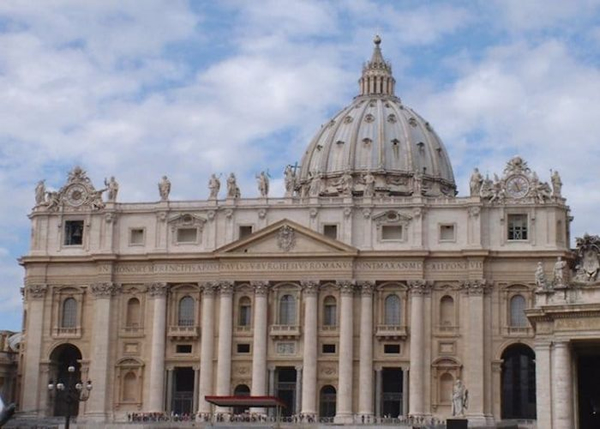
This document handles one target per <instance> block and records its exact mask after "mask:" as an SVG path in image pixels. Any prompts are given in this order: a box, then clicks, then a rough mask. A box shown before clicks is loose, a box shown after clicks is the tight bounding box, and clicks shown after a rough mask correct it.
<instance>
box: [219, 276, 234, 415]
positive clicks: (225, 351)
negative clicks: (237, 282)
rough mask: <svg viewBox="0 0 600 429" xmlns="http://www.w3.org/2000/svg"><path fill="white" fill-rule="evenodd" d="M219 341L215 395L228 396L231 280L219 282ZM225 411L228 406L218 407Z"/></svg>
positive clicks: (231, 323) (229, 387)
mask: <svg viewBox="0 0 600 429" xmlns="http://www.w3.org/2000/svg"><path fill="white" fill-rule="evenodd" d="M219 301H220V304H219V343H218V346H217V347H218V349H217V396H228V395H229V393H230V390H231V386H230V385H231V336H232V328H233V326H232V325H233V314H232V313H233V282H230V281H222V282H220V284H219ZM219 410H220V411H221V412H227V411H228V410H229V408H228V407H219Z"/></svg>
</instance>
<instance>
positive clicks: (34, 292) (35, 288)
mask: <svg viewBox="0 0 600 429" xmlns="http://www.w3.org/2000/svg"><path fill="white" fill-rule="evenodd" d="M47 291H48V285H43V284H42V285H27V286H25V296H26V297H27V298H43V297H44V296H46V292H47Z"/></svg>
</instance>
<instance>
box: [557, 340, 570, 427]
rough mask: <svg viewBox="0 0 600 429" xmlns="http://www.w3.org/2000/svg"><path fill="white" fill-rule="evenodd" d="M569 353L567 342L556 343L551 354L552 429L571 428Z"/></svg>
mask: <svg viewBox="0 0 600 429" xmlns="http://www.w3.org/2000/svg"><path fill="white" fill-rule="evenodd" d="M572 381H573V380H572V373H571V351H570V349H569V342H568V341H556V342H555V343H554V350H553V352H552V404H553V410H552V420H553V424H552V429H570V428H572V427H573V395H572V390H571V389H572Z"/></svg>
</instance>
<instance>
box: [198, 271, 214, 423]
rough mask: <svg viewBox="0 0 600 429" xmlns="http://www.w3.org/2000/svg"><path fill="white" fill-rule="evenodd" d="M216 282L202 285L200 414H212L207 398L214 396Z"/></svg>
mask: <svg viewBox="0 0 600 429" xmlns="http://www.w3.org/2000/svg"><path fill="white" fill-rule="evenodd" d="M216 287H217V285H216V283H215V282H207V283H204V284H203V285H202V331H201V338H200V386H199V389H198V412H199V413H210V403H208V402H206V400H205V399H204V397H205V396H211V395H212V389H213V371H214V368H213V354H214V348H215V289H216Z"/></svg>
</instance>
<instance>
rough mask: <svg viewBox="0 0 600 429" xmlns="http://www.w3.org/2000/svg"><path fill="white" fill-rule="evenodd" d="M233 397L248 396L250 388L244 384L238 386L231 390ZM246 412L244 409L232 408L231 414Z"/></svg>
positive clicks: (246, 409)
mask: <svg viewBox="0 0 600 429" xmlns="http://www.w3.org/2000/svg"><path fill="white" fill-rule="evenodd" d="M233 396H250V388H249V387H248V386H246V385H245V384H238V385H237V386H236V387H235V389H234V390H233ZM246 411H248V408H245V407H234V408H233V414H243V413H245V412H246Z"/></svg>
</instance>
